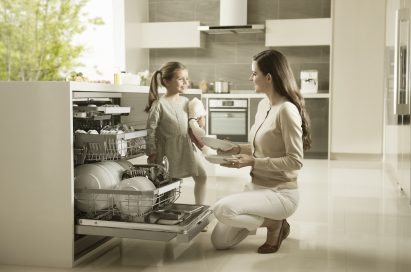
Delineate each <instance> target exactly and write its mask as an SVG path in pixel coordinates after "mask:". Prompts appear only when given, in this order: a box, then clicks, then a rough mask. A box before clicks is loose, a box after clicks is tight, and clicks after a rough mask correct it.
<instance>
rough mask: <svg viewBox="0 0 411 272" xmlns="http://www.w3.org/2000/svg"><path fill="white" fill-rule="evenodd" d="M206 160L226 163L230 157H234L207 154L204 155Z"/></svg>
mask: <svg viewBox="0 0 411 272" xmlns="http://www.w3.org/2000/svg"><path fill="white" fill-rule="evenodd" d="M204 158H205V159H206V160H207V161H209V162H211V163H215V164H224V163H228V162H229V161H230V159H234V157H233V156H231V155H227V156H224V155H207V156H205V157H204Z"/></svg>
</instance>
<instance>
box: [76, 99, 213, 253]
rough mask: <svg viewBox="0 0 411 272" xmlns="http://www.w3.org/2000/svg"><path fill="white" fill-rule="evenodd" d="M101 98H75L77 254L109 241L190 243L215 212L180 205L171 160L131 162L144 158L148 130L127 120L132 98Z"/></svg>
mask: <svg viewBox="0 0 411 272" xmlns="http://www.w3.org/2000/svg"><path fill="white" fill-rule="evenodd" d="M100 96H101V95H99V96H98V97H84V95H83V96H82V97H81V98H80V99H73V131H74V151H73V155H74V165H75V168H74V198H75V199H74V204H75V255H81V254H82V253H84V251H87V250H89V248H90V247H92V246H96V245H99V244H102V243H104V242H105V241H107V240H109V239H110V237H119V238H136V239H143V240H153V241H169V240H172V239H174V238H176V240H177V241H178V242H189V241H190V240H192V239H193V238H194V237H195V236H196V235H197V234H198V233H199V232H200V231H201V230H203V229H204V227H206V226H207V225H208V224H209V222H210V221H211V220H212V219H213V215H212V211H211V210H210V207H209V206H207V205H191V204H180V203H176V200H177V199H178V198H179V196H180V193H181V182H182V180H181V179H172V178H170V177H169V175H168V162H167V158H164V159H163V163H162V164H161V165H156V164H132V163H131V162H130V159H133V158H136V157H139V156H142V155H144V149H145V136H146V135H147V131H146V130H145V129H136V128H134V127H133V124H131V123H127V120H128V119H127V118H123V117H127V116H128V115H130V111H131V108H132V107H130V106H128V105H127V99H124V97H121V96H120V97H119V96H118V94H115V96H114V97H100ZM103 175H105V176H109V177H110V178H109V179H107V178H105V179H103V178H102V177H103ZM96 177H97V178H96ZM98 177H100V180H99V181H98V182H97V181H96V179H98ZM103 180H104V181H103Z"/></svg>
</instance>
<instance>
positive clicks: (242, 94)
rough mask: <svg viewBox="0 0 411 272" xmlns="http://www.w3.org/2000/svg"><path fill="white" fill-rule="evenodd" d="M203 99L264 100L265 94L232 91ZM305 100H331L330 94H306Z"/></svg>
mask: <svg viewBox="0 0 411 272" xmlns="http://www.w3.org/2000/svg"><path fill="white" fill-rule="evenodd" d="M202 97H203V98H227V99H229V98H264V97H265V94H259V93H256V92H255V91H253V90H250V91H231V92H230V93H203V94H202ZM303 97H304V98H329V97H330V94H329V93H305V94H303Z"/></svg>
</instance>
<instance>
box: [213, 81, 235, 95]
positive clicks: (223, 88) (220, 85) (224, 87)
mask: <svg viewBox="0 0 411 272" xmlns="http://www.w3.org/2000/svg"><path fill="white" fill-rule="evenodd" d="M213 85H214V92H215V93H229V92H230V85H231V83H230V82H228V81H216V82H214V83H213Z"/></svg>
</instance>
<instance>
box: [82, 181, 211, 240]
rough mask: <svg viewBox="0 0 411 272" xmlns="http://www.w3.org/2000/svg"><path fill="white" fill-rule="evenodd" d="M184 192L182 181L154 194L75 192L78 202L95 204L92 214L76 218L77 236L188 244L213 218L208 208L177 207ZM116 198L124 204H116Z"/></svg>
mask: <svg viewBox="0 0 411 272" xmlns="http://www.w3.org/2000/svg"><path fill="white" fill-rule="evenodd" d="M180 189H181V180H180V179H178V180H173V182H172V183H170V184H167V185H165V186H162V187H160V188H156V189H155V190H152V191H124V190H102V189H81V190H75V194H76V197H77V199H76V201H79V200H81V199H82V197H83V200H85V199H87V201H89V199H93V200H94V201H90V203H93V204H91V205H92V206H91V207H90V210H89V211H87V212H78V213H77V214H76V216H75V218H76V227H75V231H76V234H78V235H97V236H111V237H121V238H135V239H143V240H155V241H169V240H171V239H173V238H177V241H179V242H188V241H190V240H191V239H193V238H194V237H195V236H196V235H197V234H198V233H199V232H200V231H201V230H202V229H203V228H204V227H205V226H207V225H208V224H209V222H210V221H211V220H212V219H213V217H212V211H211V210H210V207H209V206H207V205H191V204H177V203H175V201H176V200H177V198H178V197H179V195H180ZM116 195H117V196H121V200H122V201H123V202H119V201H116ZM86 196H87V197H86ZM96 200H98V201H101V202H103V201H106V203H104V204H105V205H104V206H105V207H104V208H101V207H102V205H100V204H98V205H96V204H95V202H96ZM117 200H118V198H117ZM96 207H98V209H96ZM128 208H130V210H128Z"/></svg>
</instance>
